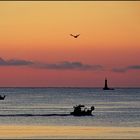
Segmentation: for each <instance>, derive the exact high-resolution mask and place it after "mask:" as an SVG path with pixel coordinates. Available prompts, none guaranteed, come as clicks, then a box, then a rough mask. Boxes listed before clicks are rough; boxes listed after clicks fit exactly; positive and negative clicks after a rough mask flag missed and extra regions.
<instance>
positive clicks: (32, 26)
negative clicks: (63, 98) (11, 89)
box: [0, 1, 140, 87]
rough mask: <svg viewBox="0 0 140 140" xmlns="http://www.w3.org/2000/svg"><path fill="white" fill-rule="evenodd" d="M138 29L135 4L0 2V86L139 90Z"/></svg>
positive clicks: (139, 21) (139, 6)
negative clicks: (105, 84) (105, 78)
mask: <svg viewBox="0 0 140 140" xmlns="http://www.w3.org/2000/svg"><path fill="white" fill-rule="evenodd" d="M139 25H140V2H139V1H137V2H136V1H135V2H132V1H124V2H123V1H121V2H119V1H104V2H103V1H91V2H86V1H77V2H76V1H75V2H70V1H52V2H51V1H44V2H43V1H42V2H39V1H30V2H25V1H23V2H17V1H11V2H10V1H7V2H4V1H1V2H0V57H1V58H2V60H4V62H2V60H0V77H1V78H0V86H46V87H47V86H93V87H101V86H103V84H104V77H105V76H106V77H108V79H109V83H110V85H111V86H119V87H120V86H121V87H123V86H125V87H126V86H132V87H135V86H140V62H139V60H140V56H139V54H140V26H139ZM71 33H72V34H78V33H80V34H81V35H80V36H79V37H78V38H77V39H75V38H73V37H71V36H70V35H69V34H71ZM11 59H14V60H26V61H27V62H28V61H29V62H32V64H23V63H22V62H21V61H20V62H19V61H18V63H22V64H20V65H18V64H17V62H15V61H14V62H13V61H12V62H11V61H10V62H9V61H8V60H11ZM64 61H66V62H67V63H66V64H65V63H64ZM75 62H78V64H77V63H76V64H75ZM79 64H80V66H79ZM87 65H88V66H87ZM96 65H98V66H99V67H100V68H97V67H96ZM85 68H86V70H85Z"/></svg>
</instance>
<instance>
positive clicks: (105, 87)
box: [103, 78, 114, 90]
mask: <svg viewBox="0 0 140 140" xmlns="http://www.w3.org/2000/svg"><path fill="white" fill-rule="evenodd" d="M103 90H114V88H109V87H108V85H107V78H105V86H104V88H103Z"/></svg>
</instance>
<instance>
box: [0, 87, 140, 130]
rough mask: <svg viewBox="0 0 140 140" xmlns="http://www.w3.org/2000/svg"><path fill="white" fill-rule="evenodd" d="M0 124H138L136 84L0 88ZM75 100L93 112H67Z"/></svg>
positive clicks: (139, 107)
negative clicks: (79, 114) (78, 114)
mask: <svg viewBox="0 0 140 140" xmlns="http://www.w3.org/2000/svg"><path fill="white" fill-rule="evenodd" d="M0 94H1V95H7V96H6V98H5V100H0V125H5V124H10V125H13V124H18V125H59V126H62V125H67V126H125V127H129V126H134V127H139V126H140V88H118V89H115V90H112V91H111V90H110V91H103V90H102V89H100V88H0ZM76 104H84V105H86V106H87V107H90V106H92V105H94V106H95V111H94V112H93V116H82V117H75V116H71V115H69V114H70V112H71V111H73V106H74V105H76Z"/></svg>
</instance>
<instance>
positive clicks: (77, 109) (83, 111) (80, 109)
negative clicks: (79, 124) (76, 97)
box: [70, 104, 95, 116]
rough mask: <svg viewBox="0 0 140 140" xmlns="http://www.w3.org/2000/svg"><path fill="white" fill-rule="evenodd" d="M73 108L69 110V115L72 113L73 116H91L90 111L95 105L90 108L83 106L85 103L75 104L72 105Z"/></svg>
mask: <svg viewBox="0 0 140 140" xmlns="http://www.w3.org/2000/svg"><path fill="white" fill-rule="evenodd" d="M73 108H74V111H73V112H71V113H70V114H71V115H74V116H91V115H92V111H93V110H95V107H94V106H91V108H90V109H87V108H86V107H85V105H81V104H80V105H76V106H74V107H73Z"/></svg>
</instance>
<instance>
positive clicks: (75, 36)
mask: <svg viewBox="0 0 140 140" xmlns="http://www.w3.org/2000/svg"><path fill="white" fill-rule="evenodd" d="M79 35H80V34H78V35H73V34H70V36H73V37H74V38H77V37H78V36H79Z"/></svg>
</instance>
